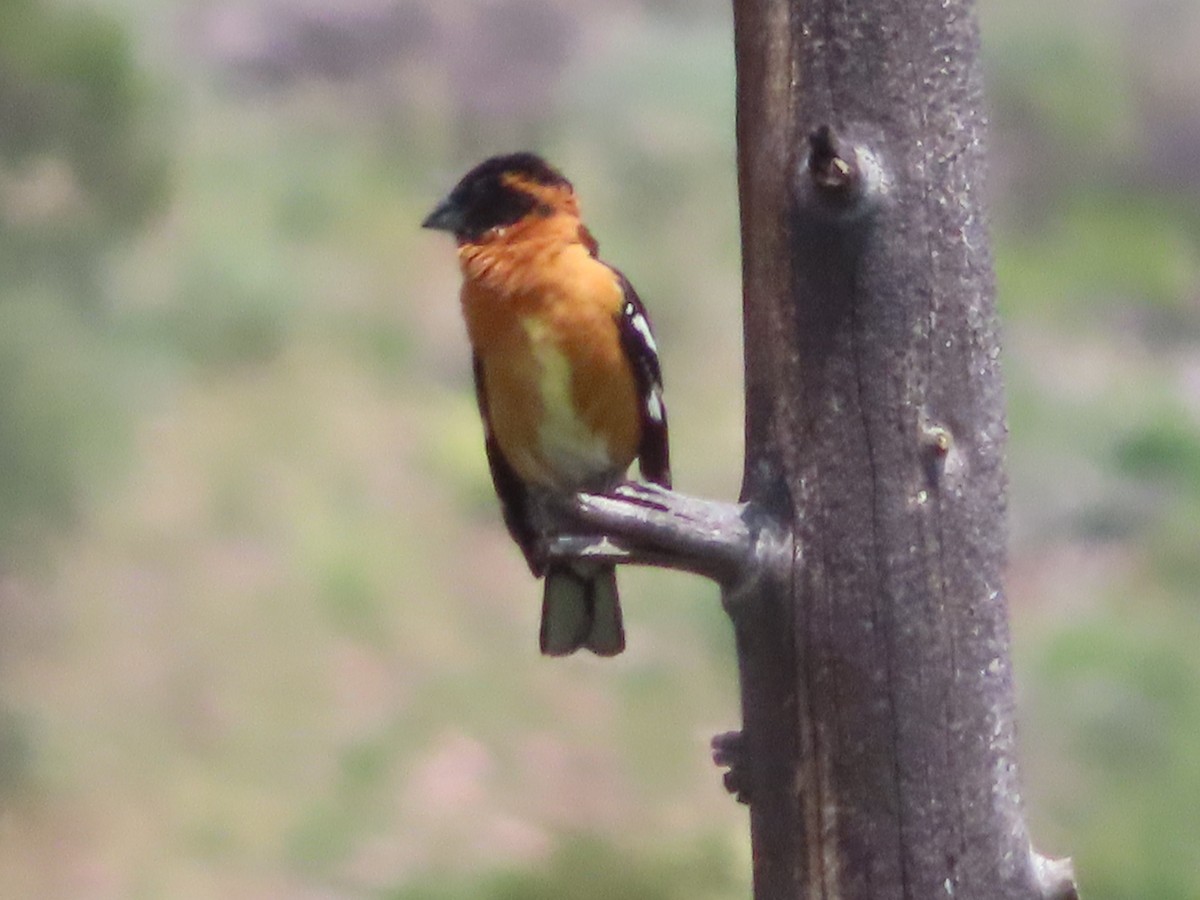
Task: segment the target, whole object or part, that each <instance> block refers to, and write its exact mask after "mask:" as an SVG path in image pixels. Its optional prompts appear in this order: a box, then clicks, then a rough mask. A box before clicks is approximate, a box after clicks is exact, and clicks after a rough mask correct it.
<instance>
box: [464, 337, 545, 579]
mask: <svg viewBox="0 0 1200 900" xmlns="http://www.w3.org/2000/svg"><path fill="white" fill-rule="evenodd" d="M472 366H473V369H474V372H475V399H476V400H477V401H478V402H479V416H480V418H481V419H482V420H483V440H484V449H485V450H486V452H487V461H488V468H489V469H490V470H491V473H492V484H493V485H494V486H495V488H496V496H497V497H499V498H500V513H501V515H502V516H503V517H504V524H505V525H506V526H508V533H509V534H510V535H512V539H513V540H514V541H516V542H517V546H518V547H520V548H521V552H522V553H524V554H525V561H526V562H527V563H529V569H530V571H532V572H533V574H534V575H535V576H537V577H541V575H542V572H543V571H544V570H545V563H544V561H543V560H542V559H541V558H540V555H539V553H538V551H537V529H536V528H535V527H534V522H533V505H532V504H533V499H532V498H531V497H530V494H529V488H528V487H527V486H526V484H525V482H523V481H522V480H521V479H520V477H519V476H518V475H517V473H516V472H514V471H513V468H512V466H510V465H509V464H508V460H506V459H505V458H504V454H503V453H501V452H500V445H499V444H497V443H496V436H495V435H494V434H493V433H492V422H491V416H490V415H489V413H488V403H487V386H486V385H485V384H484V380H483V362H482V361H481V360H480V358H479V355H478V354H475V356H474V357H473V359H472Z"/></svg>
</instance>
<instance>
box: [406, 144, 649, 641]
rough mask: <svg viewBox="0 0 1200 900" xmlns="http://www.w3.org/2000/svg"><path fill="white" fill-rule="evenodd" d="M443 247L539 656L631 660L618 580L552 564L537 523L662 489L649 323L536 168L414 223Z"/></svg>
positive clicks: (512, 162)
mask: <svg viewBox="0 0 1200 900" xmlns="http://www.w3.org/2000/svg"><path fill="white" fill-rule="evenodd" d="M421 224H422V227H424V228H431V229H435V230H439V231H445V232H449V233H450V234H452V235H453V236H454V238H455V241H456V245H457V254H458V262H459V267H460V269H461V270H462V279H463V281H462V290H461V292H460V301H461V306H462V313H463V319H464V321H465V323H466V331H467V337H468V340H469V343H470V346H471V352H472V369H473V373H474V380H475V394H476V399H477V401H478V405H479V412H480V416H481V418H482V421H483V432H484V450H485V454H486V457H487V461H488V468H489V470H490V472H491V476H492V483H493V485H494V487H495V489H496V494H497V496H498V498H499V501H500V507H501V513H502V518H503V520H504V523H505V525H506V526H507V529H508V532H509V534H510V535H511V536H512V538H513V540H514V541H515V542H516V544H517V545H518V547H520V549H521V551H522V553H523V554H524V556H525V560H526V562H527V563H528V565H529V569H530V571H531V572H532V573H533V575H534V576H535V577H544V578H545V583H544V586H543V594H542V611H541V628H540V632H539V647H540V649H541V652H542V653H544V654H546V655H549V656H565V655H568V654H570V653H574V652H575V651H576V650H579V649H581V648H586V649H587V650H590V651H591V652H593V653H595V654H596V655H598V656H615V655H616V654H618V653H620V652H621V651H622V650H624V649H625V629H624V624H623V621H622V615H621V605H620V598H619V595H618V592H617V580H616V568H615V566H614V565H613V564H612V563H608V562H597V561H594V560H572V561H563V560H547V559H546V553H545V549H544V548H545V540H546V538H547V537H550V535H547V534H546V533H545V526H544V525H543V523H544V522H545V521H546V519H545V517H544V516H543V515H541V514H540V512H539V511H540V510H545V509H546V508H547V505H548V504H550V503H553V502H555V501H562V500H569V499H570V498H571V497H573V496H574V495H575V494H576V493H578V492H581V491H588V492H601V493H602V492H605V491H609V490H611V489H613V488H614V487H616V486H617V485H619V484H621V483H622V482H623V481H624V480H625V477H626V474H627V471H628V469H629V468H630V466H631V465H632V464H633V462H634V460H637V462H638V468H639V471H640V473H641V477H642V478H643V479H644V480H645V481H649V482H653V483H654V484H657V485H659V486H661V487H663V488H670V486H671V465H670V452H669V446H668V436H667V410H666V406H665V405H664V403H663V385H662V369H661V365H660V363H659V357H658V348H657V346H656V343H655V339H654V333H653V331H652V329H651V326H650V320H649V317H648V316H647V313H646V309H645V307H644V306H643V304H642V301H641V300H640V299H639V297H638V295H637V292H636V291H635V290H634V289H633V286H632V285H631V284H630V283H629V280H628V279H627V278H626V277H625V276H624V275H623V274H621V272H620V271H618V270H617V269H615V268H614V267H612V266H611V265H609V264H608V263H606V262H604V261H603V260H601V259H600V257H599V245H598V244H597V242H596V239H595V238H594V237H593V236H592V233H591V232H590V231H589V230H588V229H587V227H586V226H585V225H584V224H583V220H582V218H581V216H580V209H579V202H578V199H577V198H576V194H575V189H574V187H573V185H572V184H571V182H570V181H568V180H567V179H566V178H565V177H564V176H563V175H562V174H561V173H560V172H559V171H558V170H557V169H555V168H553V167H552V166H551V165H550V164H549V163H547V162H546V161H545V160H544V159H542V158H541V157H540V156H538V155H536V154H534V153H529V152H519V153H511V154H505V155H500V156H493V157H491V158H489V159H486V160H484V161H483V162H481V163H480V164H478V165H477V166H475V167H474V168H472V169H471V170H470V171H468V172H467V173H466V174H465V175H464V176H463V177H462V179H461V180H460V181H459V182H458V183H457V184H456V185H455V186H454V187H453V188H452V189H451V191H450V193H449V194H447V195H446V197H445V198H444V199H443V200H442V201H441V202H440V203H438V204H437V206H436V207H435V208H434V210H433V212H431V213H430V214H429V215H428V216H427V217H426V218H425V220H424V221H423V222H422V223H421Z"/></svg>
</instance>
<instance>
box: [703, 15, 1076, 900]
mask: <svg viewBox="0 0 1200 900" xmlns="http://www.w3.org/2000/svg"><path fill="white" fill-rule="evenodd" d="M735 33H736V54H737V76H738V82H737V111H738V119H737V139H738V171H739V176H740V178H739V185H740V198H741V210H742V246H743V271H744V289H745V294H744V302H745V342H746V407H747V424H746V445H747V457H746V468H745V479H744V482H743V500H744V501H746V502H748V503H749V504H751V506H757V507H759V508H762V509H765V510H770V511H772V512H773V513H774V514H775V515H778V516H781V517H783V520H784V522H785V523H786V525H785V528H786V530H787V533H789V534H790V535H791V538H792V544H793V546H794V548H795V550H794V553H793V554H792V557H791V565H790V567H789V568H788V571H787V572H786V575H785V577H783V578H778V579H774V580H767V582H766V583H765V584H764V585H762V588H761V591H760V592H759V593H757V594H744V595H737V596H732V595H731V596H730V598H729V600H728V601H727V605H728V606H729V607H730V612H731V614H732V615H733V618H734V622H735V626H736V628H737V641H738V655H739V663H740V674H741V679H742V697H743V706H744V715H745V726H744V735H745V738H744V746H743V748H742V752H743V754H744V756H745V759H746V763H747V764H746V768H745V771H744V772H743V773H742V775H741V780H742V787H743V789H744V791H745V793H746V794H747V795H748V796H749V798H750V803H751V806H750V811H751V833H752V840H753V847H754V854H753V856H754V886H755V897H756V898H759V900H776V898H839V900H868V898H871V900H880V898H911V900H931V898H936V897H947V898H949V897H955V898H976V900H984V898H986V900H1001V898H1005V900H1007V898H1014V900H1015V898H1034V897H1037V898H1041V897H1043V896H1052V895H1054V894H1053V890H1052V889H1049V888H1046V887H1044V886H1043V885H1042V884H1041V882H1040V881H1039V877H1038V876H1039V872H1038V871H1037V870H1038V868H1039V865H1038V858H1037V857H1036V856H1035V855H1034V854H1032V853H1031V851H1030V846H1029V838H1028V836H1027V833H1026V828H1025V824H1024V820H1023V816H1022V809H1021V799H1020V794H1019V791H1018V785H1017V779H1016V765H1015V761H1014V734H1013V688H1012V678H1011V674H1010V665H1009V650H1008V640H1009V639H1008V627H1007V611H1006V604H1005V599H1004V592H1003V586H1002V579H1003V569H1004V563H1005V529H1004V515H1005V496H1004V495H1005V478H1004V469H1003V453H1004V441H1005V434H1006V426H1005V422H1004V410H1003V395H1002V385H1001V375H1000V367H999V363H998V356H999V345H998V339H997V328H996V319H995V311H994V302H993V297H994V291H993V282H992V272H991V260H990V257H989V250H988V236H987V231H986V228H985V223H984V219H983V215H982V212H981V209H980V186H981V178H982V173H983V164H984V154H983V130H984V126H985V119H984V114H983V103H982V97H981V90H980V77H979V65H978V39H977V32H976V25H975V20H974V14H973V10H972V5H971V3H970V2H969V0H947V2H944V3H943V2H942V0H937V2H933V0H736V2H735ZM1048 890H1050V891H1051V892H1050V893H1047V891H1048ZM1063 896H1066V894H1063Z"/></svg>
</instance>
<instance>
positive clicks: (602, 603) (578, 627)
mask: <svg viewBox="0 0 1200 900" xmlns="http://www.w3.org/2000/svg"><path fill="white" fill-rule="evenodd" d="M580 647H586V648H587V649H588V650H591V651H592V652H593V653H595V654H597V655H598V656H616V655H617V654H618V653H620V652H621V651H622V650H624V649H625V628H624V626H623V625H622V624H621V601H620V598H619V597H618V596H617V570H616V567H614V566H594V565H590V566H586V567H584V566H581V565H579V564H575V565H570V566H551V567H550V568H549V569H548V570H547V572H546V588H545V592H544V593H543V594H542V631H541V648H542V652H543V653H545V654H546V655H547V656H566V655H567V654H568V653H574V652H575V651H576V650H578V649H579V648H580Z"/></svg>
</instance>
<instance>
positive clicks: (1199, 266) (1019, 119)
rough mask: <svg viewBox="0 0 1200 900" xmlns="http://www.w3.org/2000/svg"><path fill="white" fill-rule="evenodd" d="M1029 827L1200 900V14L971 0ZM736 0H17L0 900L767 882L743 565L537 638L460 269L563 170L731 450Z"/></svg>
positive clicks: (682, 406)
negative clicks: (462, 200)
mask: <svg viewBox="0 0 1200 900" xmlns="http://www.w3.org/2000/svg"><path fill="white" fill-rule="evenodd" d="M982 13H983V20H984V42H985V56H986V64H987V68H988V87H989V94H990V103H991V106H992V111H993V116H992V118H993V123H994V127H993V134H992V141H991V147H992V172H993V175H992V182H991V185H990V189H991V191H990V192H991V194H992V198H993V201H992V205H993V208H994V215H993V220H994V226H995V228H994V231H995V238H996V252H997V269H998V278H999V285H1000V302H1001V307H1002V312H1003V315H1004V321H1005V343H1006V357H1005V359H1006V372H1007V378H1008V388H1009V403H1010V415H1011V422H1010V424H1011V428H1012V443H1011V449H1010V470H1011V478H1012V504H1011V506H1012V545H1011V560H1012V562H1011V568H1010V576H1009V593H1010V596H1011V603H1012V612H1013V619H1014V630H1015V655H1016V662H1017V677H1018V681H1019V689H1020V714H1021V723H1020V726H1021V751H1022V765H1023V776H1024V781H1025V784H1026V798H1027V803H1028V807H1029V813H1030V817H1031V821H1032V824H1033V828H1034V832H1035V835H1036V836H1037V840H1038V843H1039V846H1040V847H1041V848H1042V849H1044V850H1045V851H1047V852H1050V853H1054V854H1066V853H1071V854H1074V856H1075V858H1076V862H1077V867H1078V870H1079V875H1080V880H1081V882H1082V886H1083V889H1084V891H1085V896H1086V897H1087V898H1088V900H1135V898H1144V900H1195V898H1197V897H1200V654H1198V653H1197V651H1196V648H1197V646H1200V103H1198V102H1197V95H1198V94H1200V57H1197V55H1196V54H1195V52H1194V48H1195V47H1196V46H1197V45H1198V44H1200V7H1197V5H1196V4H1191V3H1186V2H1180V0H1096V2H1088V3H1085V2H1083V0H1067V2H1064V3H1060V4H1057V5H1056V4H1047V3H1036V2H1033V0H984V2H983V8H982ZM732 78H733V60H732V47H731V23H730V19H729V11H728V9H727V3H726V2H724V0H703V2H699V0H693V2H691V3H683V2H678V0H674V2H671V0H658V2H653V0H607V2H583V0H504V2H501V0H493V2H486V0H438V2H437V3H433V2H428V0H427V2H419V0H351V2H346V3H341V4H323V3H319V2H317V0H221V2H215V0H213V2H205V0H157V2H155V0H94V2H85V0H60V2H49V0H4V2H3V4H0V896H3V897H5V898H7V897H13V898H26V897H28V898H60V897H61V898H66V897H70V898H160V897H161V898H192V897H196V898H202V897H223V898H224V897H231V898H359V897H363V898H395V900H417V898H421V900H426V898H428V900H455V898H467V897H471V898H485V900H487V898H492V900H517V898H533V900H538V898H577V900H588V898H601V897H604V898H608V897H630V898H645V900H658V898H662V900H676V898H685V897H686V898H714V900H715V898H736V897H745V896H747V895H748V870H749V860H748V856H749V851H748V846H747V838H746V834H745V832H746V815H745V811H744V809H743V808H741V807H739V806H737V805H736V804H734V803H733V802H732V801H731V800H730V799H729V798H728V797H727V796H726V795H725V794H724V792H723V790H722V788H721V786H720V773H719V772H718V771H717V770H716V769H715V768H713V767H712V765H711V764H710V762H709V760H708V750H707V742H708V738H709V737H710V736H711V735H712V734H713V733H716V732H718V731H723V730H726V729H728V728H731V727H734V726H736V724H737V717H738V711H737V697H736V684H735V673H734V665H733V656H732V641H731V638H730V635H729V633H728V628H727V626H726V624H725V622H724V620H723V616H722V614H721V612H720V610H719V608H718V603H717V597H716V593H715V590H714V589H712V588H711V587H710V586H708V585H706V584H703V583H701V582H699V581H698V580H695V579H691V578H687V577H683V576H677V575H673V574H668V573H657V572H643V571H631V572H627V573H625V574H624V575H623V583H624V585H625V595H626V606H627V613H626V615H627V625H628V629H629V645H630V646H629V650H628V652H627V653H626V654H625V655H623V656H622V657H620V658H619V659H617V660H614V661H605V662H601V661H597V660H594V659H588V658H582V657H580V658H572V659H568V660H561V661H548V660H544V659H542V658H540V657H539V656H538V655H537V653H536V645H535V639H536V629H537V615H538V590H537V588H536V587H535V585H534V584H533V583H532V582H531V581H530V580H529V579H528V577H527V575H526V574H525V572H524V569H523V565H522V562H521V559H520V557H519V555H518V553H517V552H516V550H515V549H514V548H513V547H512V546H511V545H510V543H509V541H508V539H507V537H506V536H505V534H504V532H503V529H502V527H501V526H500V524H499V519H498V515H497V511H496V507H495V503H494V500H493V498H492V496H491V487H490V483H489V480H488V475H487V471H486V466H485V463H484V459H483V454H482V451H481V448H480V433H479V425H478V422H477V418H476V414H475V409H474V399H473V395H472V391H471V387H470V379H469V366H468V362H467V350H466V346H465V342H464V338H463V333H462V327H461V324H460V322H459V314H458V309H457V305H456V300H455V297H456V290H457V281H458V275H457V272H456V270H455V266H454V262H453V258H452V252H451V247H450V245H449V242H448V241H447V240H446V239H445V237H444V236H443V235H436V234H429V233H422V232H420V231H419V229H418V228H417V223H418V222H419V221H420V219H421V217H422V216H423V214H424V213H425V212H427V211H428V209H429V208H430V207H431V205H432V204H433V203H434V202H435V201H436V199H438V197H440V195H441V194H442V193H443V192H444V191H445V190H446V189H447V188H448V187H449V186H450V185H451V184H452V183H453V182H454V180H456V179H457V177H458V176H459V175H460V174H461V172H462V171H463V170H464V169H465V168H466V167H467V166H469V165H471V164H473V163H474V162H477V161H478V160H479V159H481V158H482V157H484V156H486V155H489V154H491V153H494V152H497V151H502V150H513V149H519V148H522V147H531V148H534V149H538V150H540V151H542V152H543V153H545V154H546V155H547V156H548V157H550V158H551V159H552V160H553V161H555V162H556V163H557V164H559V165H560V166H561V167H562V168H563V169H564V170H565V171H566V172H567V173H568V175H569V176H570V177H571V178H572V179H573V180H574V181H575V183H576V186H577V188H578V189H579V191H580V193H581V195H582V198H583V203H584V208H585V212H586V215H587V217H588V220H589V223H590V224H591V225H592V228H593V230H594V231H595V233H596V234H597V236H598V237H599V239H600V241H601V243H602V246H603V248H604V253H605V256H606V258H608V259H610V260H612V261H613V262H615V263H617V264H618V265H620V266H621V267H622V268H623V269H624V270H625V272H626V273H627V274H628V275H629V276H630V278H631V279H632V281H633V282H634V283H635V284H637V285H638V287H639V291H640V293H641V294H642V296H643V297H644V298H645V299H646V300H647V301H648V303H649V304H650V306H651V308H652V311H653V313H654V314H655V319H656V325H657V330H658V332H659V337H660V341H661V343H662V345H663V347H664V368H665V370H666V374H667V379H668V394H669V400H670V403H671V414H672V427H673V437H674V446H673V451H674V454H675V457H676V459H675V470H676V478H677V483H678V486H679V487H680V488H681V489H683V490H686V491H689V492H693V493H700V494H707V495H713V496H719V497H726V498H732V497H733V496H735V494H736V491H737V487H738V484H739V482H740V471H739V467H740V457H741V396H740V366H741V361H740V360H741V346H740V339H739V337H738V335H739V299H738V297H739V282H740V276H739V264H738V243H737V242H738V237H737V230H736V197H735V184H734V180H735V175H734V148H733V143H732V115H733V89H732V88H733V85H732Z"/></svg>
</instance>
